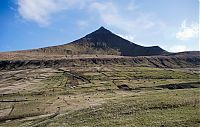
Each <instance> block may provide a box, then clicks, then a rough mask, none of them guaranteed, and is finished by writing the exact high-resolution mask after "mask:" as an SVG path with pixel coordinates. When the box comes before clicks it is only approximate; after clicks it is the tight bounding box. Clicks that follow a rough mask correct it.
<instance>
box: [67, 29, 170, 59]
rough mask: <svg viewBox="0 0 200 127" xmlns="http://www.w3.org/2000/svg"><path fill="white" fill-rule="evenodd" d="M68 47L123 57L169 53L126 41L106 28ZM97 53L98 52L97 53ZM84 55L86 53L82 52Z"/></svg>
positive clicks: (155, 47) (154, 47)
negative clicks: (83, 48)
mask: <svg viewBox="0 0 200 127" xmlns="http://www.w3.org/2000/svg"><path fill="white" fill-rule="evenodd" d="M67 45H71V46H72V45H75V46H76V47H86V48H87V51H90V53H98V51H102V52H104V53H105V52H106V53H107V54H115V55H122V56H151V55H161V54H164V53H167V52H166V51H164V50H163V49H161V48H160V47H158V46H153V47H143V46H140V45H137V44H134V43H132V42H130V41H128V40H125V39H123V38H121V37H119V36H117V35H115V34H113V33H112V32H110V31H109V30H107V29H105V28H104V27H101V28H99V29H98V30H96V31H94V32H92V33H90V34H88V35H86V36H85V37H83V38H81V39H79V40H76V41H74V42H72V43H70V44H67ZM95 51H96V52H95ZM82 53H85V52H83V51H82Z"/></svg>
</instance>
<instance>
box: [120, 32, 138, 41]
mask: <svg viewBox="0 0 200 127" xmlns="http://www.w3.org/2000/svg"><path fill="white" fill-rule="evenodd" d="M117 35H118V36H120V37H122V38H124V39H126V40H129V41H130V42H134V39H135V37H134V36H132V35H123V34H117Z"/></svg>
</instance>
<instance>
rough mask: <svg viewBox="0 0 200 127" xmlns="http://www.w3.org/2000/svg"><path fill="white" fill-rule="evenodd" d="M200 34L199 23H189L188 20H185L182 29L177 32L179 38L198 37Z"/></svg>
mask: <svg viewBox="0 0 200 127" xmlns="http://www.w3.org/2000/svg"><path fill="white" fill-rule="evenodd" d="M198 34H199V25H198V23H194V24H191V25H187V22H186V20H184V21H183V22H182V24H181V27H180V31H178V32H177V33H176V38H177V39H179V40H188V39H191V38H196V37H198Z"/></svg>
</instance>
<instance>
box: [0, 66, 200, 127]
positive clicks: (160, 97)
mask: <svg viewBox="0 0 200 127" xmlns="http://www.w3.org/2000/svg"><path fill="white" fill-rule="evenodd" d="M190 70H191V71H190ZM194 70H195V69H194V68H193V69H163V68H152V67H132V66H126V65H120V66H119V65H110V66H109V65H107V66H105V65H98V66H85V67H78V66H74V67H63V68H60V69H53V68H41V69H25V70H20V71H2V72H0V75H2V76H3V78H2V80H1V81H0V93H1V96H0V101H1V103H0V126H2V127H6V126H7V127H15V126H21V127H30V126H38V127H39V126H41V127H43V126H48V127H53V126H66V127H68V126H73V127H74V126H77V127H78V126H80V127H82V126H102V127H104V126H130V127H131V126H138V127H141V126H144V127H145V126H148V127H149V126H158V127H161V126H163V127H165V126H167V127H168V126H171V127H173V126H180V127H182V126H194V127H195V126H196V127H197V126H200V119H199V115H200V111H199V108H200V99H199V98H200V81H199V73H198V71H194ZM197 70H198V69H197ZM65 72H67V73H65ZM16 79H19V80H16ZM89 81H90V82H89ZM24 84H26V85H24ZM120 86H121V87H120ZM171 88H173V89H171ZM179 88H181V89H179Z"/></svg>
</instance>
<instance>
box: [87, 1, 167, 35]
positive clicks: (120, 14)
mask: <svg viewBox="0 0 200 127" xmlns="http://www.w3.org/2000/svg"><path fill="white" fill-rule="evenodd" d="M133 4H134V3H133V2H132V3H131V6H132V7H133V8H130V5H129V4H127V8H125V6H117V5H116V4H114V3H112V2H93V3H92V4H91V5H90V7H89V8H90V11H91V12H92V13H93V12H97V13H98V14H99V17H100V20H101V21H102V22H103V23H104V24H106V25H108V26H112V27H115V28H118V29H120V30H122V31H123V32H126V33H129V34H132V35H135V34H136V33H137V34H138V33H139V32H142V31H144V30H147V29H151V28H153V27H154V26H156V27H157V28H159V27H160V26H161V25H163V23H161V22H160V21H158V20H157V19H155V17H154V15H152V14H150V13H142V12H141V11H140V10H139V7H138V6H136V5H133ZM124 8H125V9H124ZM123 9H124V10H123ZM124 11H125V12H124ZM127 11H128V12H127Z"/></svg>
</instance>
